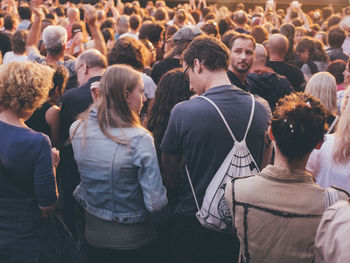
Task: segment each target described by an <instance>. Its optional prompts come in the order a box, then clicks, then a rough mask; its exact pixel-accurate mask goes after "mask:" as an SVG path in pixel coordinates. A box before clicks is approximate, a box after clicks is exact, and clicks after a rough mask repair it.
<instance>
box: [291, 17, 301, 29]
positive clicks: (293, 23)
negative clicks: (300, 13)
mask: <svg viewBox="0 0 350 263" xmlns="http://www.w3.org/2000/svg"><path fill="white" fill-rule="evenodd" d="M292 25H294V26H295V27H299V26H302V25H303V22H302V21H301V19H300V18H294V19H293V20H292Z"/></svg>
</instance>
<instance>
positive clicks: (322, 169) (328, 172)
mask: <svg viewBox="0 0 350 263" xmlns="http://www.w3.org/2000/svg"><path fill="white" fill-rule="evenodd" d="M334 143H335V136H334V134H328V135H326V138H325V141H324V143H323V145H322V147H321V149H319V150H313V152H312V153H311V155H310V158H309V161H308V163H307V165H306V169H307V170H308V171H310V172H311V173H312V174H313V175H314V176H315V179H316V183H317V184H318V185H320V186H322V187H330V186H332V185H334V186H337V187H340V188H342V189H344V190H346V191H348V192H350V161H349V162H347V163H344V164H339V163H336V162H335V161H334V159H333V146H334Z"/></svg>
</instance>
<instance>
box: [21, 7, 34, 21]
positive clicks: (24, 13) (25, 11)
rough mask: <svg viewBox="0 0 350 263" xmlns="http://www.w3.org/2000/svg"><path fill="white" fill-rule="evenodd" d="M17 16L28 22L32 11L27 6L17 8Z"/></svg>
mask: <svg viewBox="0 0 350 263" xmlns="http://www.w3.org/2000/svg"><path fill="white" fill-rule="evenodd" d="M18 14H19V17H20V18H21V19H22V20H25V19H27V20H30V19H31V17H32V11H31V10H30V8H29V7H28V6H19V7H18Z"/></svg>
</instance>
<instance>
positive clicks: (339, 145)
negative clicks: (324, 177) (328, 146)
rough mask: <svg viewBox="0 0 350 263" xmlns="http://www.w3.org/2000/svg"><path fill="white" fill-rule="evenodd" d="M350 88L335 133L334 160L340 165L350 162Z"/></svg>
mask: <svg viewBox="0 0 350 263" xmlns="http://www.w3.org/2000/svg"><path fill="white" fill-rule="evenodd" d="M349 97H350V86H349V87H348V88H347V89H346V91H345V94H344V99H343V102H342V105H341V115H340V118H339V122H338V127H337V130H336V132H335V143H334V147H333V159H334V161H336V162H338V163H345V162H347V161H350V99H349Z"/></svg>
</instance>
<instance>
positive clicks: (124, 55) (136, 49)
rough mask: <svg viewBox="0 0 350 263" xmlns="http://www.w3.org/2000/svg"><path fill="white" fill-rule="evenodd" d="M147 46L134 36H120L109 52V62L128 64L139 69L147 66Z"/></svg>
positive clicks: (112, 63) (110, 63) (111, 63)
mask: <svg viewBox="0 0 350 263" xmlns="http://www.w3.org/2000/svg"><path fill="white" fill-rule="evenodd" d="M145 48H146V47H145V46H144V45H143V44H142V43H141V42H140V41H138V40H136V39H135V38H133V37H129V36H126V37H122V38H118V39H117V41H116V42H115V43H114V46H113V48H112V50H111V51H110V52H109V54H108V64H109V65H110V66H111V65H114V64H127V65H130V66H132V67H133V68H134V69H136V70H138V71H142V70H143V68H144V67H145V62H146V61H145V60H146V55H145Z"/></svg>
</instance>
